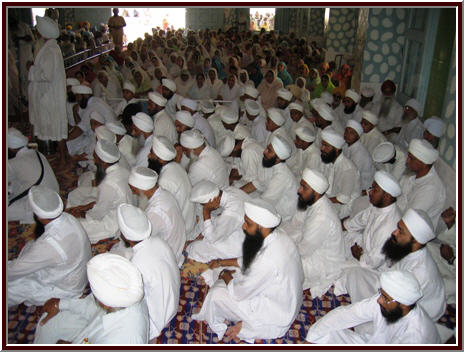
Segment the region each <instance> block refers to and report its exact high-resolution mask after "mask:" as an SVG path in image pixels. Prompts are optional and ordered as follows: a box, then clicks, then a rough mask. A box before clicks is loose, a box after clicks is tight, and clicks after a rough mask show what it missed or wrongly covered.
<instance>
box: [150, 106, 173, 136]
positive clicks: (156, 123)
mask: <svg viewBox="0 0 464 352" xmlns="http://www.w3.org/2000/svg"><path fill="white" fill-rule="evenodd" d="M153 135H154V136H157V137H161V136H164V137H166V138H167V139H168V140H169V142H171V143H172V144H175V143H177V138H178V135H177V131H176V125H175V124H174V121H173V120H172V119H171V117H170V116H169V115H168V113H167V112H166V111H165V110H164V109H163V110H161V111H160V112H158V113H157V114H156V115H154V116H153Z"/></svg>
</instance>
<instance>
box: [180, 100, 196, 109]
mask: <svg viewBox="0 0 464 352" xmlns="http://www.w3.org/2000/svg"><path fill="white" fill-rule="evenodd" d="M180 106H185V107H187V108H189V109H190V110H193V111H197V106H198V103H197V102H196V101H195V100H192V99H188V98H184V99H182V100H181V102H180Z"/></svg>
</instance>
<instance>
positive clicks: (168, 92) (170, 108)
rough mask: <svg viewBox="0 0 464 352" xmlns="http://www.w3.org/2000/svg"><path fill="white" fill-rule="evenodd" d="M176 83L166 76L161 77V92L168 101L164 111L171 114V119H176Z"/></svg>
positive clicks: (177, 97) (177, 96)
mask: <svg viewBox="0 0 464 352" xmlns="http://www.w3.org/2000/svg"><path fill="white" fill-rule="evenodd" d="M176 89H177V87H176V84H175V83H174V81H173V80H170V79H168V78H163V79H161V94H162V95H163V97H164V98H165V99H166V100H167V101H168V102H167V103H166V107H165V109H166V112H167V113H168V114H169V116H171V118H172V120H175V119H176V111H177V110H176V106H177V100H178V99H179V95H177V94H176Z"/></svg>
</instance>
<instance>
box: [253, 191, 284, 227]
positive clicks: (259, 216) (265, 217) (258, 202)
mask: <svg viewBox="0 0 464 352" xmlns="http://www.w3.org/2000/svg"><path fill="white" fill-rule="evenodd" d="M244 210H245V215H246V216H247V217H248V218H249V219H250V220H251V221H253V222H254V223H256V224H258V225H260V226H262V227H264V228H274V227H277V226H278V225H279V224H280V221H281V217H280V215H279V213H278V212H277V210H276V209H275V208H274V206H273V205H272V204H271V203H269V202H268V201H265V200H264V199H261V198H254V199H252V200H250V201H246V202H245V203H244Z"/></svg>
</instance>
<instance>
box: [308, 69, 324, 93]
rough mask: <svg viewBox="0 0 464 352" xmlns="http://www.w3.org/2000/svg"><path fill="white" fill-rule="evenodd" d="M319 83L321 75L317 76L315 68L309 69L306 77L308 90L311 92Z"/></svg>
mask: <svg viewBox="0 0 464 352" xmlns="http://www.w3.org/2000/svg"><path fill="white" fill-rule="evenodd" d="M320 83H321V77H320V76H319V72H318V71H317V70H316V69H315V68H312V69H310V70H309V77H308V78H307V79H306V88H308V90H309V91H310V92H313V91H314V89H316V86H317V85H318V84H320Z"/></svg>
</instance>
